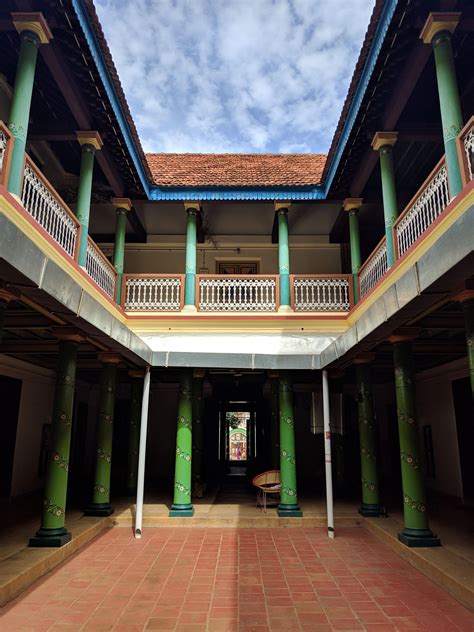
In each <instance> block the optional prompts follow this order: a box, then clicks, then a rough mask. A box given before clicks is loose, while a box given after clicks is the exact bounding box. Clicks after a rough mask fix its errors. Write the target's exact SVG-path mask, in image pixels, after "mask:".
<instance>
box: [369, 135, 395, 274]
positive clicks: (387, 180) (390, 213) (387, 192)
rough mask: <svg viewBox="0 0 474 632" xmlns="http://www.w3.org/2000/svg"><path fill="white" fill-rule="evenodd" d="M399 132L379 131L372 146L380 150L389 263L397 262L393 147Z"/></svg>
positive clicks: (389, 264)
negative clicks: (394, 233)
mask: <svg viewBox="0 0 474 632" xmlns="http://www.w3.org/2000/svg"><path fill="white" fill-rule="evenodd" d="M397 136H398V134H397V132H377V133H376V134H375V136H374V139H373V140H372V147H373V148H374V149H375V150H376V151H378V152H379V159H380V176H381V179H382V199H383V214H384V219H385V239H386V243H387V265H388V267H389V268H391V267H392V266H393V264H394V263H395V244H394V241H393V231H392V227H393V225H394V224H395V221H396V219H397V217H398V205H397V191H396V187H395V170H394V167H393V153H392V147H393V145H394V144H395V142H396V140H397Z"/></svg>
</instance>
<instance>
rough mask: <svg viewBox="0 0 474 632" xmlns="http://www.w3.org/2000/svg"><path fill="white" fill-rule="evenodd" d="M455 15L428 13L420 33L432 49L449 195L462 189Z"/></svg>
mask: <svg viewBox="0 0 474 632" xmlns="http://www.w3.org/2000/svg"><path fill="white" fill-rule="evenodd" d="M459 16H460V14H459V13H431V14H430V16H429V18H428V20H427V22H426V24H425V27H424V29H423V31H422V34H421V37H422V39H423V41H424V42H425V44H431V45H432V46H433V51H434V58H435V65H436V79H437V82H438V96H439V105H440V110H441V122H442V126H443V140H444V151H445V155H446V167H447V171H448V182H449V191H450V194H451V197H454V196H456V195H457V194H458V193H459V192H460V191H461V190H462V177H461V169H460V165H459V159H458V153H457V146H456V138H457V136H458V134H459V132H460V131H461V129H462V127H463V118H462V112H461V102H460V99H459V88H458V83H457V79H456V69H455V66H454V57H453V49H452V45H451V40H452V35H451V32H452V31H453V30H454V29H455V28H456V25H457V23H458V21H459Z"/></svg>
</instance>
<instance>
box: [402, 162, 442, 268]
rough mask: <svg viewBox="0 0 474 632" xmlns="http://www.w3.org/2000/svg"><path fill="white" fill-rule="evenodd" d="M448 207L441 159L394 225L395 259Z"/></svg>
mask: <svg viewBox="0 0 474 632" xmlns="http://www.w3.org/2000/svg"><path fill="white" fill-rule="evenodd" d="M448 204H449V188H448V172H447V170H446V164H445V161H444V158H442V159H441V160H440V161H439V163H438V164H437V165H436V167H435V168H434V169H433V171H432V172H431V173H430V175H429V176H428V178H427V179H426V180H425V182H424V183H423V185H422V186H421V187H420V189H419V190H418V191H417V192H416V194H415V195H414V197H413V198H412V200H411V201H410V202H409V204H408V205H407V207H406V208H405V210H404V211H403V213H401V214H400V216H399V217H398V219H397V221H396V222H395V224H394V225H393V241H394V244H395V248H396V254H397V257H401V256H402V255H404V254H405V252H406V251H407V250H408V249H409V248H410V247H411V246H412V245H413V244H414V243H415V242H416V241H417V240H418V239H419V238H420V237H421V235H422V234H423V233H424V232H425V231H426V229H427V228H428V227H429V226H431V224H432V223H433V222H434V221H435V219H437V218H438V217H439V216H440V215H441V213H442V212H443V211H444V209H445V208H446V207H447V206H448Z"/></svg>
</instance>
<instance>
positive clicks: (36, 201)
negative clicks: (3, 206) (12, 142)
mask: <svg viewBox="0 0 474 632" xmlns="http://www.w3.org/2000/svg"><path fill="white" fill-rule="evenodd" d="M22 202H23V206H24V208H25V210H26V211H27V212H28V213H29V214H30V215H31V217H33V218H34V219H35V220H36V221H37V222H38V224H40V226H42V227H43V228H44V230H45V231H46V232H47V233H48V235H50V237H52V238H53V239H54V241H55V242H56V243H58V244H59V245H60V246H61V248H63V249H64V250H65V251H66V252H67V254H68V255H70V256H71V257H74V250H75V247H76V239H77V233H78V225H77V223H76V222H75V221H74V219H73V217H72V212H71V211H70V210H69V209H68V208H67V206H66V205H64V204H63V203H62V202H61V201H60V200H58V199H57V198H56V197H55V196H54V195H53V193H52V191H51V190H50V188H49V187H48V186H46V184H45V182H44V181H43V180H42V179H41V178H40V176H39V175H38V173H37V172H36V171H34V170H33V169H32V167H31V166H30V165H29V164H28V160H27V162H26V164H25V173H24V178H23V192H22Z"/></svg>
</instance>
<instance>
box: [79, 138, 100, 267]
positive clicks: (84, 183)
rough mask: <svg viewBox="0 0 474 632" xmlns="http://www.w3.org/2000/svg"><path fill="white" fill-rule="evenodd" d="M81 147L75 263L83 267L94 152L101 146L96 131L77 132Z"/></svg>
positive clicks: (85, 254)
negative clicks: (78, 228) (79, 226)
mask: <svg viewBox="0 0 474 632" xmlns="http://www.w3.org/2000/svg"><path fill="white" fill-rule="evenodd" d="M77 139H78V141H79V143H80V145H81V147H82V156H81V170H80V173H79V188H78V190H77V202H76V217H77V219H78V220H79V223H80V225H81V228H80V232H79V245H78V255H77V263H78V264H79V265H80V266H81V267H83V268H85V267H86V258H87V237H88V235H89V216H90V211H91V197H92V179H93V175H94V156H95V152H96V151H97V150H99V149H100V148H101V147H102V140H101V139H100V135H99V133H98V132H77Z"/></svg>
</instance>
